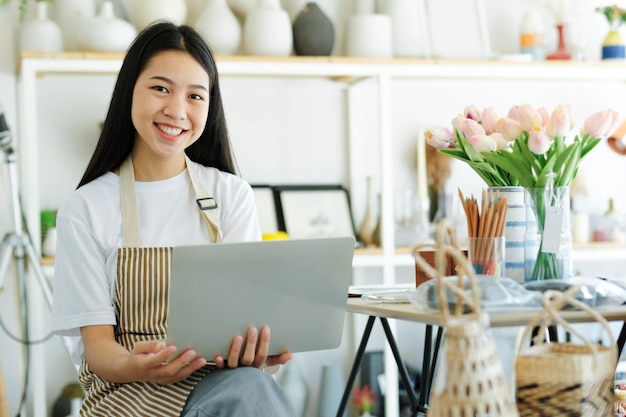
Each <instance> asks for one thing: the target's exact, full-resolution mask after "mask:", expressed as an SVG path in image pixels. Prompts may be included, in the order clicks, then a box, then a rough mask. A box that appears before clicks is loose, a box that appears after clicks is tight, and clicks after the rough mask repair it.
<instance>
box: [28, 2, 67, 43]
mask: <svg viewBox="0 0 626 417" xmlns="http://www.w3.org/2000/svg"><path fill="white" fill-rule="evenodd" d="M20 50H21V51H34V52H61V51H63V33H62V32H61V28H60V27H59V25H58V24H56V23H55V22H53V21H52V20H50V19H49V18H48V3H46V2H43V1H38V2H37V15H36V17H35V18H34V19H32V20H29V21H27V22H26V23H24V25H22V29H21V30H20Z"/></svg>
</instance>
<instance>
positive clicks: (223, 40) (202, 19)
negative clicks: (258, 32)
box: [193, 0, 241, 55]
mask: <svg viewBox="0 0 626 417" xmlns="http://www.w3.org/2000/svg"><path fill="white" fill-rule="evenodd" d="M193 26H194V27H195V28H196V30H198V32H200V34H201V35H202V37H203V38H204V40H205V41H206V42H207V43H208V44H209V47H210V48H211V50H212V51H213V53H214V54H216V55H232V54H234V53H235V51H237V49H238V48H239V45H240V44H241V24H240V23H239V20H238V19H237V17H236V16H235V13H233V11H232V10H231V9H230V7H229V6H228V3H227V0H208V1H207V2H206V5H205V7H204V9H202V12H201V13H200V15H199V16H198V18H197V20H196V22H195V23H194V25H193Z"/></svg>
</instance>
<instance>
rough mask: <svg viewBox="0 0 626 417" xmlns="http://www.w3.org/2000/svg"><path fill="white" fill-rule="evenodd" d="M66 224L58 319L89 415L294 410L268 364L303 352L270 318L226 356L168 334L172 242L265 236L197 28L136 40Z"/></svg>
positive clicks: (62, 215)
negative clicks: (287, 349) (273, 337)
mask: <svg viewBox="0 0 626 417" xmlns="http://www.w3.org/2000/svg"><path fill="white" fill-rule="evenodd" d="M57 228H58V247H57V256H56V264H55V278H54V301H53V308H52V327H53V330H54V331H55V333H56V334H59V335H62V336H65V337H71V338H72V340H73V343H72V346H73V348H72V352H71V354H72V359H73V361H74V362H75V364H76V365H77V367H79V381H80V382H81V384H82V386H83V387H84V389H85V392H86V397H85V401H84V402H83V407H82V410H81V415H82V416H128V417H131V416H132V417H137V416H142V417H145V416H159V417H162V416H196V415H202V416H246V417H250V416H264V417H268V416H272V417H280V416H292V415H293V411H292V409H291V405H290V404H289V401H288V400H287V398H286V397H285V395H284V393H283V392H282V390H281V389H280V387H279V386H278V385H277V384H276V382H275V381H274V379H273V378H272V377H271V376H269V375H268V374H266V373H264V372H262V371H261V370H262V369H263V368H265V367H266V366H272V365H278V364H283V363H286V362H287V361H289V360H290V359H291V357H292V355H291V354H290V353H286V354H283V355H279V356H268V355H267V350H268V345H269V339H270V331H269V329H268V328H262V329H255V328H251V329H249V330H248V333H247V335H246V338H245V339H244V338H243V337H241V336H237V337H234V339H233V342H232V347H231V350H230V352H229V354H228V356H227V357H226V358H224V357H216V358H201V357H197V355H196V353H195V352H194V351H193V350H190V349H186V350H182V351H177V349H176V347H175V346H170V345H167V344H165V343H164V342H163V340H164V339H165V337H166V332H167V325H166V323H167V297H168V282H169V272H170V271H169V260H170V257H171V251H172V247H174V246H177V245H183V244H185V245H189V244H203V243H209V242H214V243H219V242H222V241H224V242H227V241H245V240H258V239H260V228H259V224H258V218H257V215H256V210H255V205H254V198H253V194H252V190H251V188H250V186H249V185H248V184H247V183H246V182H245V181H243V180H242V179H241V178H239V177H238V176H237V175H236V168H235V163H234V160H233V157H232V153H231V146H230V141H229V137H228V131H227V128H226V120H225V118H224V111H223V107H222V101H221V95H220V88H219V82H218V75H217V68H216V64H215V61H214V59H213V56H212V54H211V52H210V50H209V49H208V47H207V45H206V44H205V43H204V42H203V40H202V39H201V37H200V36H199V35H198V33H197V32H195V31H194V30H193V29H191V28H190V27H188V26H176V25H174V24H171V23H156V24H154V25H152V26H150V27H148V28H147V29H145V30H144V31H143V32H142V33H140V34H139V35H138V37H137V39H136V40H135V41H134V43H133V44H132V45H131V47H130V48H129V50H128V53H127V55H126V58H125V59H124V62H123V64H122V67H121V70H120V72H119V76H118V79H117V83H116V85H115V88H114V91H113V96H112V98H111V104H110V107H109V111H108V114H107V117H106V120H105V122H104V126H103V129H102V133H101V135H100V139H99V141H98V144H97V146H96V150H95V152H94V154H93V156H92V158H91V161H90V162H89V165H88V167H87V169H86V171H85V173H84V175H83V178H82V180H81V181H80V184H79V186H78V189H77V190H76V191H75V192H74V193H73V195H71V196H70V198H69V199H68V200H67V201H66V203H65V204H64V205H63V207H61V209H60V210H59V213H58V218H57ZM207 337H209V335H207ZM172 356H174V357H175V359H173V360H169V359H170V358H171V357H172ZM207 360H210V361H213V362H214V363H215V365H214V366H212V367H210V366H209V365H207V363H208V362H207Z"/></svg>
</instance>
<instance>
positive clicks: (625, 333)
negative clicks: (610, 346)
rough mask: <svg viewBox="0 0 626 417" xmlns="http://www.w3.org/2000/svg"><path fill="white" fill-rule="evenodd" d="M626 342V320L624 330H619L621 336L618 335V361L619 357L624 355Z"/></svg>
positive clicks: (623, 324) (623, 325)
mask: <svg viewBox="0 0 626 417" xmlns="http://www.w3.org/2000/svg"><path fill="white" fill-rule="evenodd" d="M625 343H626V321H624V322H623V323H622V330H621V331H620V332H619V336H618V337H617V361H618V362H619V358H620V357H621V356H622V351H623V350H624V344H625Z"/></svg>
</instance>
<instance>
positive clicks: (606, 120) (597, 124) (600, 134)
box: [583, 109, 619, 138]
mask: <svg viewBox="0 0 626 417" xmlns="http://www.w3.org/2000/svg"><path fill="white" fill-rule="evenodd" d="M618 123H619V118H618V114H617V112H616V111H615V110H613V109H607V110H603V111H599V112H596V113H594V114H592V115H591V116H589V117H588V118H587V120H585V124H584V125H583V131H584V132H586V133H588V134H589V135H590V136H591V137H593V138H604V137H607V136H609V135H610V134H611V133H613V131H614V130H615V128H616V127H617V124H618Z"/></svg>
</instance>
